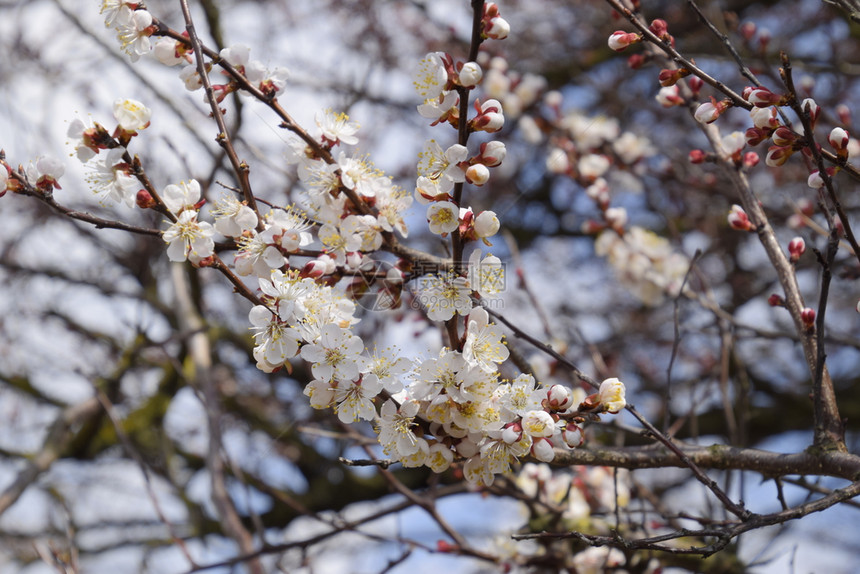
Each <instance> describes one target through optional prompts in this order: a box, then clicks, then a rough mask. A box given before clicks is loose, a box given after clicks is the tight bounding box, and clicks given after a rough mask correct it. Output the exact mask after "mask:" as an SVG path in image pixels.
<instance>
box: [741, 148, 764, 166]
mask: <svg viewBox="0 0 860 574" xmlns="http://www.w3.org/2000/svg"><path fill="white" fill-rule="evenodd" d="M759 161H761V158H760V157H759V155H758V154H757V153H756V152H754V151H748V152H747V153H745V154H744V157H743V165H744V167H746V168H750V167H755V166H757V165H758V162H759Z"/></svg>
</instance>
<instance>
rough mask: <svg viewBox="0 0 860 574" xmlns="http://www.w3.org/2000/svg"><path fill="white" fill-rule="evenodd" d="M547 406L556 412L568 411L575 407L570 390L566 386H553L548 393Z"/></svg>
mask: <svg viewBox="0 0 860 574" xmlns="http://www.w3.org/2000/svg"><path fill="white" fill-rule="evenodd" d="M544 402H545V406H547V407H549V408H550V409H552V410H554V411H566V410H567V409H569V408H570V407H572V406H573V397H572V396H571V394H570V389H568V388H567V387H565V386H564V385H553V386H551V387H550V388H549V390H548V391H547V392H546V401H544Z"/></svg>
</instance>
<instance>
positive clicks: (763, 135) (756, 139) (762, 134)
mask: <svg viewBox="0 0 860 574" xmlns="http://www.w3.org/2000/svg"><path fill="white" fill-rule="evenodd" d="M768 137H769V136H768V133H767V132H766V131H765V130H763V129H762V128H747V131H746V132H744V138H745V139H746V141H747V145H748V146H757V145H758V144H760V143H761V142H763V141H764V140H766V139H767V138H768Z"/></svg>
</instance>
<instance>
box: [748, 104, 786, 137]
mask: <svg viewBox="0 0 860 574" xmlns="http://www.w3.org/2000/svg"><path fill="white" fill-rule="evenodd" d="M750 119H751V120H752V121H753V125H754V126H755V127H757V128H762V129H764V130H768V133H770V131H772V130H774V129H776V128H778V127H779V120H778V119H776V108H774V107H772V106H771V107H769V108H753V109H751V110H750Z"/></svg>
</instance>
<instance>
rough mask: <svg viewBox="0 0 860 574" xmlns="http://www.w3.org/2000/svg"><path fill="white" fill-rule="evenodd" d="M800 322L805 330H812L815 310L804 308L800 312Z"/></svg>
mask: <svg viewBox="0 0 860 574" xmlns="http://www.w3.org/2000/svg"><path fill="white" fill-rule="evenodd" d="M800 320H801V321H803V326H804V327H806V328H807V329H811V328H813V327H814V326H815V309H813V308H811V307H804V308H803V309H802V310H801V311H800Z"/></svg>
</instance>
